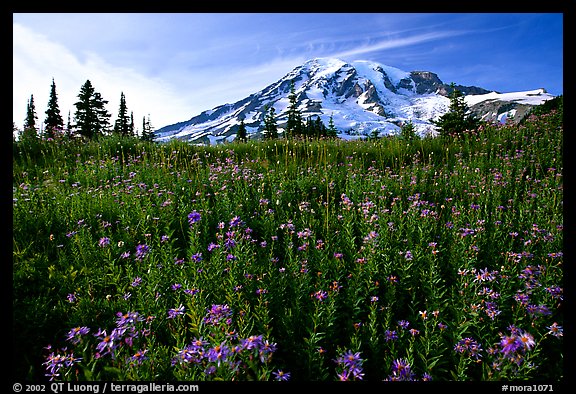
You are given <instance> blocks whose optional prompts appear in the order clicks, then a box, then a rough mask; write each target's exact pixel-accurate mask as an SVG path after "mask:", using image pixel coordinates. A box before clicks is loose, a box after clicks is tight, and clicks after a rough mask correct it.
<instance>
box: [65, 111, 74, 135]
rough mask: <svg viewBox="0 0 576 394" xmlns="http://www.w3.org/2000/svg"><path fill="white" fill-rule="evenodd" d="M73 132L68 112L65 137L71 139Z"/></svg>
mask: <svg viewBox="0 0 576 394" xmlns="http://www.w3.org/2000/svg"><path fill="white" fill-rule="evenodd" d="M72 135H73V131H72V121H71V118H70V111H68V122H66V137H67V138H72Z"/></svg>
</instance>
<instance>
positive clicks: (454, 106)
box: [432, 82, 479, 136]
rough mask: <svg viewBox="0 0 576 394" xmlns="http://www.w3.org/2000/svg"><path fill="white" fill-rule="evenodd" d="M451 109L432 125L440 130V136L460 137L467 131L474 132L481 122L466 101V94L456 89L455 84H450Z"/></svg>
mask: <svg viewBox="0 0 576 394" xmlns="http://www.w3.org/2000/svg"><path fill="white" fill-rule="evenodd" d="M450 88H451V89H452V92H451V93H450V109H449V111H448V112H447V113H445V114H444V115H442V116H441V117H440V118H439V119H438V120H436V121H433V122H432V123H433V124H434V125H436V126H437V127H439V128H440V134H441V135H446V136H451V135H452V136H453V135H459V134H461V133H463V132H464V131H465V130H474V129H475V128H477V127H478V125H479V121H478V120H477V119H476V118H475V117H474V116H473V115H471V114H469V111H470V109H469V108H468V104H466V101H465V100H464V94H462V92H460V91H459V90H458V89H456V85H455V84H454V82H452V83H451V84H450Z"/></svg>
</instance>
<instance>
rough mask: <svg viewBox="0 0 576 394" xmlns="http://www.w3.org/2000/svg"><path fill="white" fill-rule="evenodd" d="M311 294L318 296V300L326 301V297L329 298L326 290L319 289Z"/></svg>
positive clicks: (314, 296)
mask: <svg viewBox="0 0 576 394" xmlns="http://www.w3.org/2000/svg"><path fill="white" fill-rule="evenodd" d="M310 296H311V297H313V298H316V299H317V300H318V301H324V300H325V299H326V298H328V293H327V292H325V291H324V290H318V291H316V292H314V293H312V294H310Z"/></svg>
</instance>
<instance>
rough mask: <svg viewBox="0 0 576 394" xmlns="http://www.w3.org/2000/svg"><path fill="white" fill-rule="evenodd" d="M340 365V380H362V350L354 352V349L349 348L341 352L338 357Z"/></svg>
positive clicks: (337, 360)
mask: <svg viewBox="0 0 576 394" xmlns="http://www.w3.org/2000/svg"><path fill="white" fill-rule="evenodd" d="M336 362H337V363H338V367H339V368H341V369H342V371H341V372H340V373H339V374H338V377H339V379H340V380H350V378H352V379H353V380H362V378H363V376H364V372H363V371H362V363H363V360H362V358H361V357H360V352H356V353H354V352H353V351H352V350H348V351H346V352H344V353H341V354H340V356H338V358H336Z"/></svg>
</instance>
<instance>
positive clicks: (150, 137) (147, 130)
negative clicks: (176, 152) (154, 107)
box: [140, 114, 154, 142]
mask: <svg viewBox="0 0 576 394" xmlns="http://www.w3.org/2000/svg"><path fill="white" fill-rule="evenodd" d="M140 139H141V140H142V141H150V142H152V141H154V129H153V128H152V123H150V114H148V119H146V117H143V118H142V135H141V136H140Z"/></svg>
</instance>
